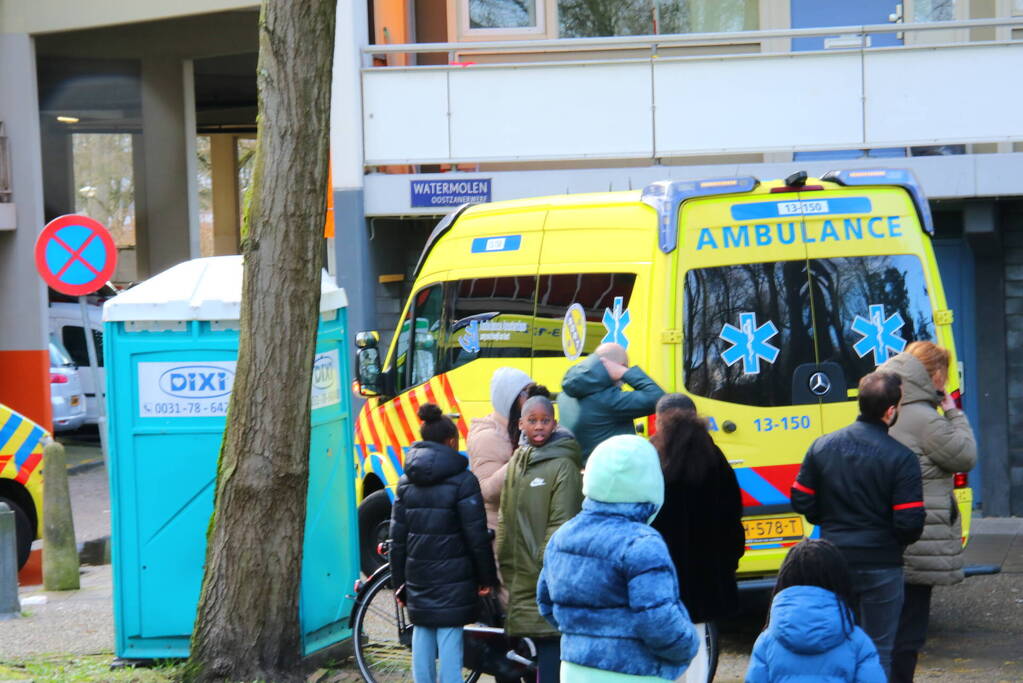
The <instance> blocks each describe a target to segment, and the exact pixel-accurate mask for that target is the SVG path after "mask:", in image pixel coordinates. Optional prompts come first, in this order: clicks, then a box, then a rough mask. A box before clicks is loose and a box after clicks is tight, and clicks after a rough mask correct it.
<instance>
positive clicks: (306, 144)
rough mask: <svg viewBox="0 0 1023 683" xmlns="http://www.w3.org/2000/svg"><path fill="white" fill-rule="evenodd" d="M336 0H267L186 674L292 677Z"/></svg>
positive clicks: (298, 676) (296, 675)
mask: <svg viewBox="0 0 1023 683" xmlns="http://www.w3.org/2000/svg"><path fill="white" fill-rule="evenodd" d="M334 17H335V0H265V1H264V2H263V7H262V15H261V17H260V26H259V69H258V76H257V83H258V86H259V135H258V138H257V151H256V161H255V170H254V176H253V183H252V186H253V192H252V196H251V201H250V204H249V213H248V216H247V218H246V225H245V228H244V229H243V241H242V253H243V254H244V259H245V269H244V276H243V285H242V303H241V332H240V339H239V348H238V365H237V370H236V375H235V382H234V390H233V392H232V395H231V402H230V405H229V407H228V417H227V431H226V432H225V435H224V443H223V446H222V449H221V453H220V461H219V464H218V469H217V482H216V495H215V505H214V512H213V519H212V521H211V526H210V530H209V534H208V538H207V550H206V572H205V575H204V578H203V586H202V594H201V596H200V599H199V609H198V614H197V617H196V623H195V629H194V632H193V637H192V648H191V663H190V664H191V665H190V667H188V669H189V671H190V673H189V676H188V677H189V678H190V679H191V680H195V681H220V680H267V681H291V680H302V678H303V676H302V672H301V671H300V670H299V660H300V658H301V655H302V653H301V631H300V625H299V611H298V610H299V605H298V603H299V582H300V578H301V572H302V540H303V534H304V530H305V517H306V491H307V486H308V480H309V409H310V408H309V403H310V396H309V392H310V382H311V378H312V367H313V357H314V355H315V354H314V350H315V339H316V329H317V320H318V316H319V300H320V270H321V267H322V266H321V262H322V231H323V224H324V218H325V210H326V197H325V192H326V191H327V158H328V153H329V128H330V126H329V119H330V90H331V73H332V63H333V52H334Z"/></svg>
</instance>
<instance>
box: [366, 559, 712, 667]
mask: <svg viewBox="0 0 1023 683" xmlns="http://www.w3.org/2000/svg"><path fill="white" fill-rule="evenodd" d="M388 548H389V543H388V542H387V541H384V542H383V543H381V544H380V545H379V546H378V547H377V554H378V555H380V556H381V557H384V558H386V557H387V550H388ZM485 602H487V603H489V605H490V609H489V610H486V611H487V612H488V614H486V615H484V618H483V621H484V622H487V621H489V622H492V623H489V624H488V623H480V624H468V625H466V626H464V627H462V632H463V634H464V635H463V639H464V647H463V671H464V672H465V675H464V680H465V683H476V681H478V680H479V677H480V676H481V675H483V674H490V675H492V676H495V677H496V678H497V679H498V681H511V680H519V679H522V680H533V676H535V672H536V646H535V645H534V644H533V641H532V640H531V639H529V638H511V637H508V636H507V635H505V633H504V629H503V622H502V620H503V615H502V614H501V613H500V608H499V603H498V601H497V598H496V597H494V596H491V597H490V598H488V599H486V600H485ZM349 626H350V627H351V629H352V638H353V640H354V644H355V663H356V666H357V667H358V669H359V674H360V675H361V676H362V678H363V680H365V681H366V683H390V682H391V681H411V680H412V628H413V626H412V624H410V623H409V622H408V611H407V609H406V608H405V607H402V605H401V604H400V603H399V602H398V600H397V598H396V597H395V594H394V587H393V586H392V585H391V566H390V564H389V563H387V562H385V563H384V564H383V565H381V566H380V567H379V568H377V570H376V571H375V572H373V574H372V575H371V576H370V577H369V578H368V579H367V580H366V581H365V582H364V583H363V582H358V583H357V584H356V589H355V606H354V607H353V609H352V615H351V617H350V619H349ZM705 637H706V640H707V649H708V657H709V660H710V662H709V667H708V669H709V670H708V676H707V681H708V683H711V682H712V681H713V680H714V675H715V673H716V672H717V667H718V657H719V654H720V651H719V645H718V637H719V636H718V629H717V624H715V623H713V622H711V623H709V624H707V631H706V636H705Z"/></svg>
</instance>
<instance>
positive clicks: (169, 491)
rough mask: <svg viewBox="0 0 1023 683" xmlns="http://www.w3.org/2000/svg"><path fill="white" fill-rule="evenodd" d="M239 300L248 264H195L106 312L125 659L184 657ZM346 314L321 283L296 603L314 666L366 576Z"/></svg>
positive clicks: (339, 295) (335, 291)
mask: <svg viewBox="0 0 1023 683" xmlns="http://www.w3.org/2000/svg"><path fill="white" fill-rule="evenodd" d="M241 289H242V257H241V256H220V257H214V258H202V259H194V260H192V261H188V262H185V263H182V264H179V265H177V266H175V267H173V268H171V269H169V270H167V271H164V272H163V273H160V274H159V275H157V276H155V277H153V278H151V279H150V280H147V281H145V282H143V283H141V284H139V285H137V286H136V287H134V288H132V289H130V290H128V291H126V292H124V293H122V294H121V295H119V296H117V297H115V298H113V299H111V300H110V301H108V302H107V303H106V305H105V306H104V308H103V320H104V344H103V347H104V348H103V358H104V363H105V366H106V371H107V372H106V377H107V410H108V415H109V416H110V418H109V419H110V440H109V441H110V462H109V470H110V503H111V522H112V560H113V576H114V630H115V640H116V652H117V655H118V656H119V657H123V658H126V659H150V658H163V657H187V656H188V648H189V640H190V638H191V634H192V627H193V623H194V621H195V614H196V607H197V605H198V600H199V591H200V588H201V586H202V577H203V564H204V562H205V559H206V532H207V529H208V526H209V522H210V516H211V514H212V512H213V493H214V486H215V479H216V473H217V459H218V457H219V453H220V444H221V440H222V438H223V433H224V427H225V424H226V421H225V416H226V413H227V404H228V399H229V397H230V393H231V386H232V382H233V379H234V370H235V362H236V358H237V354H238V326H239V322H238V320H239V315H240V303H241ZM346 305H347V301H346V298H345V293H344V291H343V290H341V289H339V288H338V287H337V286H336V285H335V284H334V282H333V280H332V279H331V278H330V277H329V276H328V275H327V273H326V272H324V273H323V276H322V287H321V294H320V320H319V330H318V335H317V340H316V360H315V365H314V369H313V381H312V387H311V388H310V391H311V394H312V422H311V424H312V430H311V436H310V447H309V489H308V497H307V514H306V527H305V545H304V556H303V561H302V577H301V581H302V583H301V591H300V605H299V616H300V621H301V627H302V634H303V648H304V651H305V653H306V654H308V653H310V652H314V651H316V650H319V649H322V648H324V647H327V646H329V645H332V644H334V643H337V642H338V641H340V640H343V639H345V638H348V637H349V636H350V635H351V632H350V629H349V628H348V616H349V613H350V611H351V608H352V601H351V599H349V598H348V597H346V595H347V594H348V593H349V592H350V591H351V587H352V585H353V584H354V583H355V581H356V580H357V579H358V577H359V559H358V531H357V521H356V506H355V473H354V461H353V459H352V453H353V452H354V451H353V448H352V424H351V405H350V392H349V391H348V385H349V376H348V366H349V364H348V362H347V353H346V349H347V347H348V331H347V329H346V308H345V307H346ZM268 542H272V540H270V539H268Z"/></svg>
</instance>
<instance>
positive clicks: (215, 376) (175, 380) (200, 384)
mask: <svg viewBox="0 0 1023 683" xmlns="http://www.w3.org/2000/svg"><path fill="white" fill-rule="evenodd" d="M233 384H234V372H233V371H231V370H228V369H226V368H218V367H216V366H213V365H182V366H179V367H176V368H171V369H170V370H167V371H166V372H164V373H163V374H162V375H160V391H162V392H163V393H165V394H167V395H169V396H174V397H177V398H217V397H218V396H226V395H227V394H230V393H231V386H232V385H233Z"/></svg>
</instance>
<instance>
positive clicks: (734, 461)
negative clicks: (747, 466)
mask: <svg viewBox="0 0 1023 683" xmlns="http://www.w3.org/2000/svg"><path fill="white" fill-rule="evenodd" d="M744 462H746V461H745V460H743V459H742V458H739V459H738V460H729V461H728V464H729V465H741V464H742V463H744Z"/></svg>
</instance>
